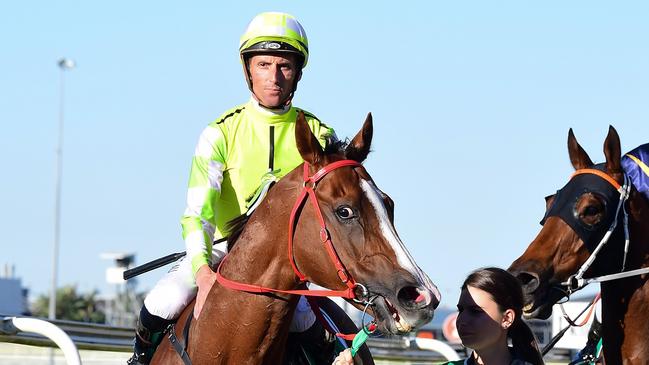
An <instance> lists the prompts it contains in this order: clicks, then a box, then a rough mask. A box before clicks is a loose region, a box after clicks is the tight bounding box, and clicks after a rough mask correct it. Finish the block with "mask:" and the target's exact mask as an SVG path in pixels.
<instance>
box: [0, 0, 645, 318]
mask: <svg viewBox="0 0 649 365" xmlns="http://www.w3.org/2000/svg"><path fill="white" fill-rule="evenodd" d="M239 3H245V5H243V4H239ZM396 4H397V3H395V2H380V1H379V2H376V1H375V2H364V1H353V2H350V1H344V2H343V1H329V2H326V3H325V2H317V3H316V2H306V1H302V2H299V1H246V2H237V4H236V5H235V2H227V4H220V3H219V2H213V1H212V2H208V1H204V2H184V3H182V4H181V3H179V2H168V1H166V2H145V1H141V2H127V1H111V2H101V1H92V2H88V1H85V2H82V1H77V2H75V1H58V2H46V1H40V2H38V1H20V2H4V3H2V5H0V34H2V35H3V36H2V45H3V57H0V70H1V71H0V123H1V125H2V133H0V166H1V168H2V171H3V173H2V176H3V178H2V181H1V182H0V184H1V185H0V186H1V189H0V203H1V205H0V231H1V232H2V237H1V238H0V246H1V247H2V255H0V264H4V263H10V264H15V267H16V273H17V275H18V276H19V277H21V278H22V280H23V283H24V284H25V285H26V286H27V287H29V288H30V289H31V291H32V293H33V294H40V293H44V292H46V291H47V290H48V288H49V285H50V272H51V252H52V241H53V225H54V223H53V216H54V181H55V153H54V150H55V146H56V135H57V121H58V110H59V69H58V67H57V65H56V63H57V60H58V59H59V58H61V57H70V58H73V59H74V60H76V62H77V64H78V67H77V68H76V69H74V70H72V71H70V72H67V73H66V75H65V124H66V125H65V142H64V157H63V159H64V162H63V164H64V166H63V193H62V224H61V229H62V233H61V254H60V261H59V262H60V272H59V283H60V284H61V285H63V284H77V285H78V286H79V288H80V289H81V290H84V291H85V290H91V289H94V288H97V289H99V290H100V291H101V292H102V293H106V294H110V293H111V291H112V290H113V289H112V288H111V287H110V286H109V285H108V284H106V283H105V280H104V274H105V270H106V268H108V267H109V266H111V265H112V263H110V262H109V261H107V260H102V259H100V257H99V255H100V253H102V252H107V251H113V252H114V251H124V252H135V253H136V254H137V260H138V262H139V263H142V262H145V261H148V260H151V259H154V258H157V257H160V256H162V255H165V254H167V253H170V252H175V251H179V250H182V249H183V247H184V244H183V242H182V240H181V234H180V224H179V218H180V215H181V213H182V211H183V209H184V199H185V187H186V181H187V176H188V173H189V164H190V159H191V156H192V153H193V149H194V144H195V142H196V140H197V138H198V135H199V133H200V131H201V130H202V129H203V127H204V126H205V125H206V124H207V123H209V122H210V121H212V120H214V119H215V118H217V117H218V116H219V115H220V114H221V113H222V112H223V111H224V110H226V109H228V108H230V107H232V106H234V105H237V104H240V103H243V102H245V101H246V100H247V99H248V97H249V94H248V90H247V88H246V85H245V82H244V79H243V76H242V72H241V66H240V64H239V60H238V54H237V48H238V39H239V36H240V35H241V33H242V32H243V30H244V28H245V26H246V24H247V23H248V21H249V20H250V19H251V18H252V17H253V16H254V15H256V14H257V13H259V12H262V11H269V10H273V11H286V12H289V13H292V14H294V15H295V16H297V17H298V19H299V20H300V21H301V22H302V24H303V25H304V27H305V29H306V31H307V35H308V37H309V42H310V50H311V57H310V60H309V65H308V67H307V69H306V70H305V73H304V77H303V79H302V82H301V83H300V85H299V90H298V93H297V96H296V98H295V104H296V105H298V106H300V107H303V108H305V109H307V110H309V111H311V112H313V113H314V114H316V115H318V116H319V117H320V119H322V120H323V121H325V122H327V123H329V124H331V125H332V126H334V127H335V128H336V130H337V133H338V135H339V136H341V137H345V136H352V135H353V134H354V133H355V132H356V131H357V129H358V128H359V127H360V125H361V123H362V121H363V119H364V116H365V114H366V113H367V112H369V111H371V112H372V114H373V115H374V121H375V138H374V143H373V151H374V152H373V153H372V154H371V155H370V157H369V159H368V161H367V162H366V166H367V167H368V170H369V171H370V173H371V174H372V175H373V177H374V179H375V180H376V182H377V183H378V185H379V186H380V187H381V188H382V189H383V190H384V191H386V192H387V193H388V194H390V195H391V196H392V198H393V199H394V201H395V202H396V225H397V229H398V231H399V233H400V235H401V237H402V238H403V240H404V242H405V243H406V245H407V246H408V247H409V248H410V250H411V252H412V254H413V255H414V257H415V258H416V259H417V261H418V263H419V264H420V266H422V268H423V269H424V270H425V271H426V272H427V273H428V274H429V276H430V277H431V278H432V280H433V281H434V282H436V283H437V285H438V286H439V287H440V289H441V291H442V294H443V295H444V298H443V302H444V304H445V305H448V306H454V305H455V302H456V300H457V296H458V294H459V290H458V287H459V286H460V284H461V282H462V280H463V279H464V277H465V276H466V274H468V273H469V272H470V271H471V270H472V269H475V268H477V267H481V266H487V265H496V266H504V267H506V266H508V265H509V263H510V262H511V261H512V260H513V259H515V258H516V257H517V256H518V255H519V254H520V253H522V251H523V249H524V248H525V247H526V246H527V244H528V243H529V242H530V241H531V240H532V238H533V237H534V235H535V234H536V232H537V231H538V229H539V227H540V226H539V225H538V221H539V220H540V218H541V216H542V214H543V210H544V201H543V197H544V196H545V195H547V194H549V193H552V192H554V191H555V190H556V189H557V188H559V187H561V186H562V185H563V184H564V183H565V181H566V179H567V177H568V176H569V174H570V172H571V166H570V164H569V160H568V156H567V151H566V137H567V132H568V128H570V127H572V128H574V131H575V134H576V136H577V138H578V140H579V141H580V142H581V143H582V145H583V146H584V148H585V149H586V150H587V151H588V152H589V153H590V154H591V157H592V158H593V159H594V160H596V161H602V159H603V154H602V143H603V140H604V138H605V136H606V132H607V128H608V125H609V124H612V125H614V126H615V127H616V128H617V130H618V132H619V134H620V136H621V140H622V146H623V148H624V149H625V150H629V149H631V148H633V147H635V146H637V145H639V144H642V143H646V142H649V123H648V121H649V104H648V103H647V100H649V90H648V86H647V85H649V70H648V67H647V65H649V51H648V48H647V39H648V38H649V23H647V21H646V20H647V18H648V15H649V11H648V10H649V6H648V5H647V3H646V2H614V3H612V2H605V1H570V2H565V1H546V2H528V1H508V2H465V1H461V2H460V1H458V2H450V1H449V2H433V1H421V2H415V1H408V2H401V3H399V5H396ZM162 273H163V271H162V270H158V271H157V272H153V273H149V274H146V275H144V276H142V277H141V278H140V281H139V288H140V289H145V288H148V287H151V285H153V283H154V282H155V281H156V280H157V279H158V278H159V277H160V276H161V275H162Z"/></svg>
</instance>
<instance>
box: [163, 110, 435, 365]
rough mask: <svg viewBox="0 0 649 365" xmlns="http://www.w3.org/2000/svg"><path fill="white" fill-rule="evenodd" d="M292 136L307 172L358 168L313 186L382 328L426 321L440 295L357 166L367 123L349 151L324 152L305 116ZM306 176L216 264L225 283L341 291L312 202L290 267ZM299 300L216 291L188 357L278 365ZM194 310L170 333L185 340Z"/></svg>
mask: <svg viewBox="0 0 649 365" xmlns="http://www.w3.org/2000/svg"><path fill="white" fill-rule="evenodd" d="M295 137H296V142H297V147H298V150H299V152H300V154H301V156H302V158H303V159H304V161H305V163H307V164H308V166H309V167H310V168H309V169H308V170H307V172H309V173H310V174H313V173H315V172H316V171H321V170H322V169H323V168H324V167H326V166H329V165H330V164H331V163H335V162H336V161H341V160H354V161H356V162H358V164H357V165H349V166H343V167H340V168H337V169H335V170H332V171H330V172H329V173H328V174H327V175H326V176H324V177H323V178H322V179H321V180H320V181H319V182H318V183H317V185H316V184H315V183H314V184H313V186H314V189H315V195H316V197H317V201H318V203H319V209H317V210H319V211H320V212H321V216H322V218H323V220H324V223H325V224H326V227H327V228H326V230H327V231H328V236H329V238H330V240H331V242H332V243H333V246H334V247H335V251H336V254H337V256H338V257H339V259H340V262H341V263H342V264H343V265H344V266H345V268H346V270H347V272H348V274H349V276H350V277H351V278H353V279H354V280H355V282H357V283H359V284H362V285H363V286H364V287H366V288H367V291H368V292H369V293H370V294H369V296H370V297H373V299H374V300H373V305H372V306H371V309H370V311H371V314H372V315H373V316H374V318H375V320H376V322H377V324H378V329H379V330H380V331H382V332H384V333H403V332H408V331H411V330H412V329H414V328H416V327H418V326H420V325H422V324H424V323H426V322H428V321H430V320H431V319H432V317H433V312H434V309H435V308H436V307H437V305H438V304H439V300H440V296H439V291H438V290H437V288H436V287H435V286H434V285H433V284H432V282H431V281H430V279H429V278H428V277H427V276H426V274H424V273H423V271H422V270H421V269H420V268H419V267H418V266H417V264H416V263H415V261H414V260H413V258H412V256H411V255H410V254H409V253H408V251H407V250H406V248H405V246H404V245H403V243H402V242H401V240H400V239H399V236H398V234H397V232H396V230H395V228H394V225H393V221H392V218H393V203H392V200H391V199H390V198H389V197H388V196H387V195H386V194H384V193H383V192H382V191H381V190H379V189H378V188H377V186H376V185H375V184H374V181H373V180H372V178H371V177H370V175H369V174H368V172H367V171H366V170H365V168H364V167H363V166H362V165H360V162H362V161H363V160H365V158H366V157H367V155H368V153H369V151H370V143H371V139H372V119H371V115H368V118H367V120H366V121H365V123H364V125H363V127H362V129H361V130H360V131H359V132H358V134H357V135H356V136H355V137H354V139H353V140H352V141H351V142H350V143H349V145H348V146H346V148H345V147H344V146H343V145H342V144H339V145H338V146H337V147H338V148H334V149H335V151H330V148H328V149H327V150H326V151H323V150H322V148H321V147H320V145H319V143H318V140H317V139H316V138H315V136H314V135H313V134H312V133H311V131H310V129H309V127H308V125H307V123H306V121H305V120H304V116H303V115H301V114H300V115H299V116H298V118H297V122H296V127H295ZM356 162H354V163H356ZM302 174H303V166H299V167H298V168H296V169H295V170H293V171H292V172H290V173H289V174H287V175H286V176H285V177H284V178H282V179H281V180H280V181H279V182H278V183H277V184H276V185H275V186H274V187H273V188H272V189H271V190H270V191H269V192H268V195H267V196H266V198H265V199H264V200H263V201H262V203H261V204H260V205H259V206H258V207H257V209H256V210H255V211H254V213H253V214H252V215H251V216H250V218H249V220H248V222H247V223H246V224H245V226H244V227H243V228H242V231H241V232H240V234H239V235H238V238H237V239H236V244H234V245H233V246H232V248H231V250H230V253H229V254H228V256H227V258H226V260H225V262H224V263H223V264H222V265H221V269H220V272H221V274H222V275H223V276H224V277H225V278H227V279H229V280H233V281H236V282H241V283H246V284H254V285H259V286H262V287H267V288H275V289H282V290H291V289H298V288H304V282H301V281H300V280H299V278H298V275H296V272H298V271H297V270H299V272H301V273H303V274H304V275H305V276H306V279H307V281H308V282H311V283H315V284H317V285H320V286H322V287H325V288H329V289H332V290H344V289H346V286H345V284H344V283H343V281H341V275H339V273H340V272H339V270H337V268H335V267H334V265H333V264H332V261H331V259H330V256H329V254H328V252H327V250H326V249H325V247H324V245H323V242H322V241H321V233H322V231H321V226H320V224H319V212H318V211H316V208H315V204H311V202H305V203H303V205H301V206H300V209H299V210H298V211H297V218H296V219H297V222H296V223H295V229H294V231H293V235H292V236H293V245H292V246H293V249H292V254H291V255H290V256H292V258H293V259H292V260H291V259H290V258H288V257H287V242H288V240H289V230H288V227H289V221H290V219H291V211H292V208H293V205H294V203H295V201H296V199H298V196H299V194H300V193H301V192H302V190H303V189H304V188H305V186H306V185H308V184H306V183H305V179H304V177H303V175H302ZM316 186H317V188H315V187H316ZM291 262H293V263H294V265H295V270H294V268H293V267H292V264H291ZM359 288H360V287H359ZM361 291H362V290H358V292H361ZM359 299H362V298H359ZM297 300H298V296H297V295H286V294H283V293H264V294H259V293H250V292H246V291H235V290H232V289H229V288H226V287H224V286H222V285H219V283H216V284H215V285H214V287H213V288H212V290H211V292H210V293H209V296H208V299H207V302H206V304H205V307H204V308H203V311H202V313H201V315H200V317H199V319H198V320H197V321H192V323H191V327H190V330H189V343H188V348H187V353H188V354H189V357H190V358H191V361H192V363H193V364H194V365H200V364H280V363H281V361H282V357H283V353H284V348H285V343H286V338H287V335H288V327H289V324H290V322H291V317H292V313H293V311H294V309H295V306H296V303H297ZM350 302H353V301H351V300H350ZM355 305H357V306H359V305H358V304H355ZM191 307H192V305H190V306H189V307H188V308H186V309H185V311H184V312H183V314H182V315H181V317H180V319H179V320H178V323H177V325H176V333H177V335H178V336H179V337H181V338H182V335H181V331H182V328H183V327H184V324H185V322H186V320H187V317H188V316H189V315H190V314H191V312H192V310H191ZM152 364H182V362H181V361H180V357H179V355H178V354H177V353H176V352H175V351H174V350H173V348H172V347H171V346H170V344H169V341H163V342H162V344H161V345H160V347H159V348H158V350H157V352H156V354H155V356H154V358H153V361H152Z"/></svg>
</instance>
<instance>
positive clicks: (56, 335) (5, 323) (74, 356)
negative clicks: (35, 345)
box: [0, 317, 81, 365]
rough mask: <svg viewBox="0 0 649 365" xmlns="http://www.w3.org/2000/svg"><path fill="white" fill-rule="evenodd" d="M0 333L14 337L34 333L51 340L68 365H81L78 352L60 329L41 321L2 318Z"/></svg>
mask: <svg viewBox="0 0 649 365" xmlns="http://www.w3.org/2000/svg"><path fill="white" fill-rule="evenodd" d="M0 323H1V325H0V333H2V334H6V335H16V334H18V333H36V334H39V335H42V336H45V337H47V338H49V339H50V340H52V341H53V342H54V343H55V344H56V345H57V346H58V347H59V348H60V349H61V351H63V355H64V356H65V361H66V362H67V363H68V365H81V358H80V357H79V351H78V350H77V347H76V346H75V345H74V342H72V339H71V338H70V336H68V335H67V334H66V333H65V332H64V331H63V330H62V329H60V328H58V327H57V326H55V325H54V324H52V323H50V322H47V321H44V320H42V319H36V318H27V317H4V318H3V319H2V321H1V322H0Z"/></svg>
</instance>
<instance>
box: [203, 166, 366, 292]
mask: <svg viewBox="0 0 649 365" xmlns="http://www.w3.org/2000/svg"><path fill="white" fill-rule="evenodd" d="M303 166H304V167H303V171H304V177H303V189H302V191H301V193H300V195H299V196H298V198H297V200H296V201H295V204H294V205H293V209H292V211H291V216H290V219H289V227H288V259H289V262H290V263H291V267H292V268H293V272H294V273H295V274H296V275H297V277H298V278H299V280H300V282H301V283H304V282H306V276H305V275H304V274H302V272H300V270H299V269H298V268H297V265H296V263H295V258H294V256H293V234H294V232H295V224H296V221H297V218H298V217H299V213H298V211H299V210H300V207H301V206H302V205H303V203H304V202H305V200H306V199H307V197H308V198H309V200H310V201H311V203H312V204H313V208H314V209H315V212H316V214H317V217H318V221H319V223H320V240H321V242H322V244H323V245H324V246H325V249H326V251H327V254H328V255H329V259H330V260H331V262H332V263H333V265H334V267H335V268H336V270H337V274H338V277H339V278H340V280H341V281H342V283H343V284H345V286H346V287H347V289H344V290H310V289H295V290H282V289H274V288H267V287H263V286H260V285H254V284H247V283H241V282H237V281H234V280H230V279H227V278H226V277H224V276H223V274H221V267H222V266H223V264H224V262H225V261H226V260H227V258H228V257H227V256H226V257H225V258H224V259H223V260H222V261H221V263H220V264H219V266H218V268H217V270H216V280H217V281H218V282H219V284H221V285H223V286H224V287H226V288H229V289H233V290H238V291H245V292H249V293H258V294H261V293H281V294H297V295H303V296H306V297H342V298H346V299H351V300H354V301H355V302H358V303H362V304H368V299H367V298H369V291H368V290H367V288H366V287H365V286H364V285H363V284H360V283H357V282H356V281H355V280H354V279H353V278H352V276H351V275H350V274H349V272H348V271H347V269H346V268H345V265H343V263H342V262H341V261H340V258H339V256H338V253H337V252H336V249H335V248H334V246H333V243H332V242H331V237H330V235H329V231H328V230H327V226H326V223H325V221H324V217H323V216H322V212H321V210H320V205H319V204H318V199H317V197H316V194H315V189H316V187H317V184H318V182H319V181H321V180H322V178H324V177H325V176H326V175H327V174H328V173H330V172H331V171H333V170H336V169H339V168H341V167H346V166H349V167H352V168H356V167H360V166H362V165H361V164H360V163H359V162H357V161H354V160H340V161H335V162H332V163H330V164H328V165H326V166H324V167H323V168H321V169H320V170H318V171H317V172H316V173H315V174H313V175H311V176H309V164H308V163H306V162H305V163H304V165H303ZM357 288H360V289H361V290H362V296H361V299H358V298H357V296H356V289H357Z"/></svg>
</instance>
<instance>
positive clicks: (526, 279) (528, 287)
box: [516, 271, 539, 293]
mask: <svg viewBox="0 0 649 365" xmlns="http://www.w3.org/2000/svg"><path fill="white" fill-rule="evenodd" d="M516 278H517V279H518V280H519V281H520V282H521V285H523V291H525V292H528V293H529V292H533V291H534V290H536V288H538V287H539V277H538V275H536V274H534V273H531V272H526V271H523V272H520V273H518V274H516Z"/></svg>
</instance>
